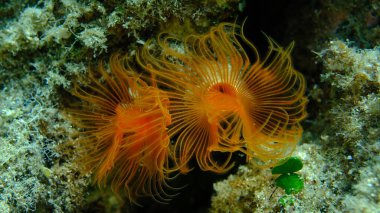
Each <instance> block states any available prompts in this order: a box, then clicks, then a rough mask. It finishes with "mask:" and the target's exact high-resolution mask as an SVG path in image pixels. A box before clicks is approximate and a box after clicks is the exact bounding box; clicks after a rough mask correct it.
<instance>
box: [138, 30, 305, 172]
mask: <svg viewBox="0 0 380 213" xmlns="http://www.w3.org/2000/svg"><path fill="white" fill-rule="evenodd" d="M236 29H239V27H237V26H236V25H234V24H229V23H223V24H220V25H219V26H217V27H214V28H212V29H211V30H210V32H209V33H207V34H204V35H190V36H188V37H186V38H184V39H181V38H177V37H175V36H172V35H169V34H168V33H162V34H160V35H159V36H158V39H157V42H158V45H159V47H160V48H161V49H162V52H161V55H159V56H158V57H157V56H155V55H154V54H153V53H152V52H153V51H151V49H150V47H151V46H152V41H150V42H147V43H146V44H145V45H144V48H143V49H142V51H141V52H140V54H139V57H138V61H139V63H140V65H141V66H143V67H144V68H145V69H146V70H147V71H149V72H150V73H151V74H153V75H155V76H157V78H158V80H159V84H160V85H161V87H162V88H166V90H167V95H168V97H169V100H170V103H171V104H170V106H169V107H168V108H169V111H170V114H171V116H172V124H171V125H170V127H169V130H168V134H169V136H171V137H172V138H176V142H175V146H174V150H173V152H174V153H175V155H176V161H177V162H178V164H179V165H180V166H181V170H182V172H183V173H186V172H187V171H188V166H187V165H188V163H189V161H190V159H191V158H192V157H193V156H195V158H196V160H197V162H198V165H199V166H200V168H201V169H203V170H209V171H214V172H225V171H227V170H228V169H229V168H231V166H232V164H231V163H230V161H231V153H232V152H235V151H241V152H243V153H245V154H246V155H247V156H248V157H249V159H255V160H256V161H257V162H258V163H259V164H261V165H273V164H274V163H276V162H277V161H278V160H279V159H282V158H284V157H287V156H288V155H290V154H291V152H292V151H293V150H294V148H295V146H296V143H297V142H298V141H299V140H300V138H301V134H302V131H303V130H302V127H301V126H300V122H301V121H302V120H303V119H304V118H305V116H306V111H305V105H306V102H307V99H306V98H305V96H304V93H305V80H304V78H303V76H302V75H301V74H300V73H299V72H297V71H296V70H295V69H294V68H293V66H292V63H291V58H290V52H291V50H292V47H293V44H291V45H290V46H289V47H288V48H286V49H283V48H281V47H280V46H279V45H277V44H276V43H275V42H274V41H273V40H272V39H270V38H268V41H269V51H268V53H267V55H266V56H265V57H264V58H263V59H261V58H260V57H259V54H258V51H257V50H256V48H255V46H254V45H253V44H252V43H250V42H249V41H248V40H247V39H246V38H245V36H244V34H243V32H242V30H241V31H240V32H236V31H235V30H236ZM238 40H241V41H243V43H244V46H246V47H248V48H250V49H251V51H252V52H253V53H254V54H253V55H252V56H250V57H249V56H248V55H247V53H246V52H245V50H244V49H243V46H242V44H241V43H240V42H239V41H238ZM250 58H252V59H253V60H254V62H253V63H252V62H251V60H250ZM214 152H224V153H227V154H228V155H227V157H226V158H225V159H224V161H223V162H220V160H215V159H214V158H213V153H214Z"/></svg>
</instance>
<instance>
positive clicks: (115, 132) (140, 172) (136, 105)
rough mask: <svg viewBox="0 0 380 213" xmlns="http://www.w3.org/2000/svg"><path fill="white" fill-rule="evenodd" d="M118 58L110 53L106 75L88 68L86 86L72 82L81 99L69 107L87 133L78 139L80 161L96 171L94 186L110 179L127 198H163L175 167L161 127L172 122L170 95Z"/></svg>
mask: <svg viewBox="0 0 380 213" xmlns="http://www.w3.org/2000/svg"><path fill="white" fill-rule="evenodd" d="M122 62H123V60H122V59H121V58H120V57H119V56H118V55H114V56H112V57H111V59H110V72H111V74H108V72H107V71H105V70H104V68H103V66H99V69H98V70H97V72H94V71H91V73H90V74H91V75H90V79H91V80H92V84H90V85H87V88H86V89H85V88H82V87H80V86H78V85H76V86H75V87H74V91H73V94H74V95H75V96H77V97H78V98H80V99H82V100H83V101H84V104H85V105H84V106H83V107H82V108H81V109H73V110H71V114H72V115H73V116H75V117H74V121H75V123H76V124H77V125H78V126H79V127H81V128H83V132H82V133H83V135H86V136H84V137H81V138H79V144H80V146H81V148H82V149H81V150H82V157H81V158H80V161H81V163H84V164H86V166H87V169H88V170H90V171H94V172H95V182H96V183H97V184H98V185H99V186H105V185H106V184H107V183H110V184H111V188H112V189H113V191H115V192H119V191H120V189H125V190H123V191H125V192H126V193H127V195H128V196H129V199H130V201H132V202H135V199H136V198H137V197H139V196H153V197H154V198H155V199H157V200H159V201H166V200H167V198H168V196H167V194H166V193H165V191H164V189H165V188H166V187H168V185H167V180H168V179H169V178H170V173H171V172H173V171H175V168H171V167H170V166H169V157H170V156H169V150H168V146H169V136H168V134H167V131H166V130H167V126H168V125H170V123H171V116H170V115H169V112H168V106H169V104H170V103H169V99H168V97H167V95H166V94H165V92H163V91H162V90H160V89H158V88H157V87H155V86H149V85H148V84H146V83H145V82H144V81H142V80H141V79H139V78H138V77H137V76H136V75H135V74H134V73H133V72H132V71H129V70H127V69H126V68H125V67H124V65H123V63H122ZM94 74H100V75H101V78H102V79H101V80H99V79H97V78H95V77H94ZM103 81H104V82H103Z"/></svg>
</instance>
